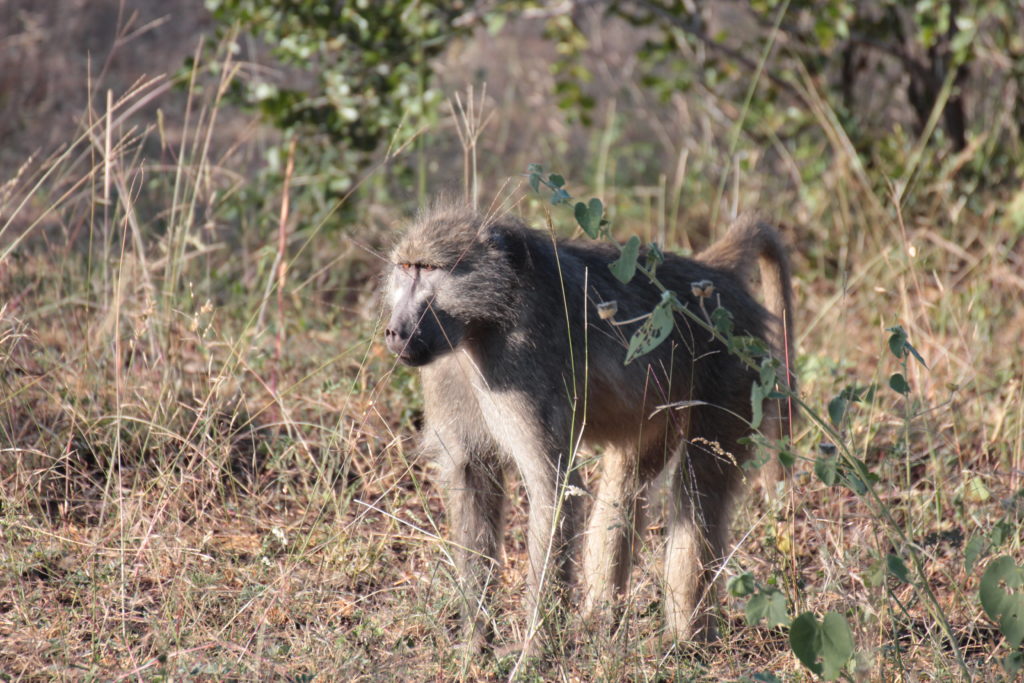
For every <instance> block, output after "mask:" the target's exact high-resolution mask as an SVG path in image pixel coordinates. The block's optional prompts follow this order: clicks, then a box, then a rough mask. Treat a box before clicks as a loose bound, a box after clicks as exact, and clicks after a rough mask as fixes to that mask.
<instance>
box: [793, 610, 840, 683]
mask: <svg viewBox="0 0 1024 683" xmlns="http://www.w3.org/2000/svg"><path fill="white" fill-rule="evenodd" d="M789 645H790V647H791V648H792V649H793V653H794V654H795V655H796V656H797V658H798V659H799V660H800V661H801V662H802V663H803V665H804V666H806V667H807V668H808V669H810V670H811V671H812V672H814V673H816V674H818V675H819V676H821V677H822V678H824V679H825V680H826V681H831V680H835V679H836V678H838V677H839V674H840V672H841V671H842V670H843V667H845V666H846V664H847V662H849V661H850V657H852V656H853V635H852V634H851V633H850V625H849V624H847V623H846V619H845V618H844V617H843V616H842V615H841V614H837V613H835V612H829V613H828V614H826V615H825V619H824V621H823V622H821V623H819V622H818V620H817V619H815V617H814V615H813V614H811V613H810V612H804V613H803V614H801V615H800V616H799V617H797V618H796V619H794V620H793V624H792V625H791V626H790V628H789ZM819 659H820V660H821V661H819Z"/></svg>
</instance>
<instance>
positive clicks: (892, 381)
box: [889, 372, 910, 396]
mask: <svg viewBox="0 0 1024 683" xmlns="http://www.w3.org/2000/svg"><path fill="white" fill-rule="evenodd" d="M889 388H891V389H892V390H893V391H895V392H896V393H898V394H903V395H904V396H906V395H907V394H909V393H910V384H908V383H907V379H906V378H905V377H904V376H903V374H902V373H899V372H897V373H894V374H893V376H892V377H890V378H889Z"/></svg>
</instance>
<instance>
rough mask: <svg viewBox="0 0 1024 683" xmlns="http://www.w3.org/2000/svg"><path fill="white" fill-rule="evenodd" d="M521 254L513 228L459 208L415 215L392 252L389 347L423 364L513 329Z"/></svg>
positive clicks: (410, 362)
mask: <svg viewBox="0 0 1024 683" xmlns="http://www.w3.org/2000/svg"><path fill="white" fill-rule="evenodd" d="M524 249H525V247H524V246H523V244H522V241H521V239H516V233H515V229H513V228H509V227H507V226H505V227H499V226H495V225H493V224H488V223H487V222H485V221H483V220H482V219H480V218H479V217H477V216H475V215H473V214H470V213H467V212H466V211H465V210H464V209H458V208H455V209H450V210H443V211H434V212H432V213H430V214H428V215H426V216H423V217H421V218H420V219H419V220H418V221H417V222H416V223H415V224H414V225H413V226H412V228H411V229H410V230H409V231H408V233H407V234H406V236H405V237H404V238H403V239H402V240H401V241H399V242H398V244H397V245H395V248H394V250H393V251H392V253H391V262H392V263H393V264H394V265H393V266H392V269H391V275H390V277H389V278H388V284H387V290H388V301H389V303H390V304H391V319H390V320H389V322H388V326H387V329H386V330H385V333H384V336H385V340H386V342H387V346H388V348H389V349H390V350H391V351H392V352H393V353H395V354H397V355H398V358H399V360H401V361H402V362H403V363H405V364H406V365H412V366H420V365H426V364H428V363H430V362H431V361H433V360H435V359H437V358H438V357H439V356H442V355H444V354H446V353H449V352H450V351H452V350H454V349H455V348H457V347H458V346H459V345H460V344H466V343H472V342H473V341H474V340H479V339H482V338H483V337H485V336H486V335H487V334H488V333H489V332H490V331H493V330H500V329H504V328H507V327H508V326H510V325H512V324H514V322H515V319H516V317H517V315H518V311H519V297H520V281H519V274H518V272H517V270H518V269H521V268H523V267H524V266H525V264H526V262H527V260H528V258H527V256H526V253H525V251H524Z"/></svg>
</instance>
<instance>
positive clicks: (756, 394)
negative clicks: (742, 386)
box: [750, 382, 772, 429]
mask: <svg viewBox="0 0 1024 683" xmlns="http://www.w3.org/2000/svg"><path fill="white" fill-rule="evenodd" d="M771 394H772V387H771V386H770V385H769V386H765V385H763V384H761V383H760V382H754V383H753V384H751V385H750V408H751V411H750V428H751V429H757V428H758V427H760V426H761V420H763V419H764V400H765V399H766V398H767V397H768V396H770V395H771Z"/></svg>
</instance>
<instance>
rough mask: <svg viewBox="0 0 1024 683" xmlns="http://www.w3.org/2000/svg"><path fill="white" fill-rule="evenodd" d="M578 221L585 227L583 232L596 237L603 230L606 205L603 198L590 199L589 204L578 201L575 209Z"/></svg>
mask: <svg viewBox="0 0 1024 683" xmlns="http://www.w3.org/2000/svg"><path fill="white" fill-rule="evenodd" d="M574 212H575V214H576V222H577V223H579V225H580V227H581V228H583V232H585V233H587V235H589V236H590V237H592V238H596V237H597V236H598V234H599V233H600V231H601V217H602V216H603V215H604V206H603V205H602V204H601V200H600V199H597V198H596V197H595V198H594V199H591V200H590V203H589V205H588V204H584V203H583V202H576V206H575V209H574Z"/></svg>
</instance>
